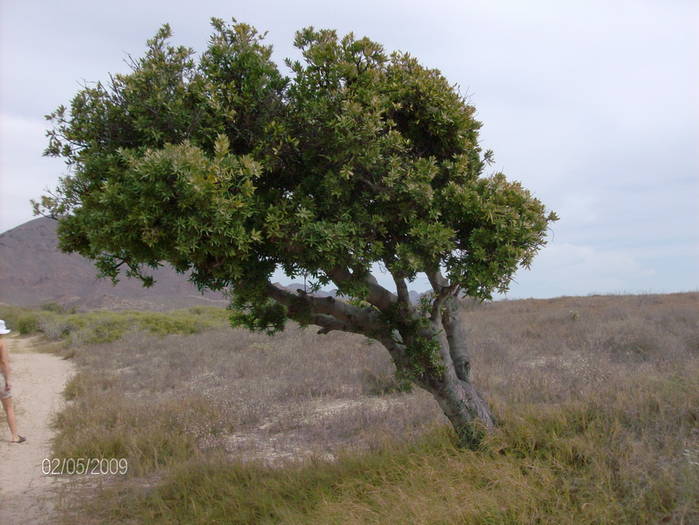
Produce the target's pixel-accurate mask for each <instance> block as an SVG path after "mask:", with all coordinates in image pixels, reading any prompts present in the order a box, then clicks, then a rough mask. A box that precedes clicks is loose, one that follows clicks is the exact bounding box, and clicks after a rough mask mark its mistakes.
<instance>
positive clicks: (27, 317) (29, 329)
mask: <svg viewBox="0 0 699 525" xmlns="http://www.w3.org/2000/svg"><path fill="white" fill-rule="evenodd" d="M16 327H17V331H18V332H19V333H20V334H21V335H27V334H33V333H34V332H36V331H37V330H38V329H39V319H37V317H36V315H34V314H24V315H22V316H21V317H20V318H19V319H17V323H16Z"/></svg>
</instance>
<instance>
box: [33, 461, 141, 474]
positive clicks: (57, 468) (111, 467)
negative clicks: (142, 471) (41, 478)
mask: <svg viewBox="0 0 699 525" xmlns="http://www.w3.org/2000/svg"><path fill="white" fill-rule="evenodd" d="M128 470H129V462H128V460H127V459H126V458H44V460H43V461H42V462H41V472H42V474H44V475H45V476H62V475H66V474H67V475H72V474H79V475H82V474H90V475H93V474H101V475H116V474H126V472H128Z"/></svg>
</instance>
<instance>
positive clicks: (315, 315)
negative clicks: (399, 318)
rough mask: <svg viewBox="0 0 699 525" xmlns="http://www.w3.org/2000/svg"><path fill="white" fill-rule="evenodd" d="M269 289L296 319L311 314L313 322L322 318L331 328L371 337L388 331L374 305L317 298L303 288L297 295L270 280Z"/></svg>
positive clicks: (320, 322) (275, 298)
mask: <svg viewBox="0 0 699 525" xmlns="http://www.w3.org/2000/svg"><path fill="white" fill-rule="evenodd" d="M265 291H266V294H267V296H268V297H270V298H272V299H274V300H275V301H277V302H278V303H280V304H283V305H284V306H286V307H287V309H288V311H289V317H291V318H292V319H294V318H296V319H297V320H304V319H305V318H308V316H309V314H310V320H311V321H313V322H315V321H318V325H319V326H321V327H322V328H328V331H330V330H344V331H348V332H356V333H360V334H364V335H367V336H369V337H373V335H372V334H379V333H383V332H385V331H386V325H385V324H384V322H383V321H382V319H381V318H380V314H379V312H377V311H376V310H374V309H373V308H360V307H358V306H354V305H351V304H349V303H346V302H344V301H339V300H337V299H335V298H334V297H314V296H312V295H308V294H307V293H305V292H304V291H303V290H299V291H298V293H297V294H294V293H291V292H289V291H287V290H284V289H283V288H279V287H277V286H274V285H273V284H271V283H269V282H268V283H267V286H266V289H265ZM306 320H307V319H306Z"/></svg>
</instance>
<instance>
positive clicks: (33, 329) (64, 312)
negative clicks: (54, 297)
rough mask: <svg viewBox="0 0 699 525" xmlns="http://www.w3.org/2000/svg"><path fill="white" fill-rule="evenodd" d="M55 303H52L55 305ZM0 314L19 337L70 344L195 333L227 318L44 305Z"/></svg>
mask: <svg viewBox="0 0 699 525" xmlns="http://www.w3.org/2000/svg"><path fill="white" fill-rule="evenodd" d="M54 304H55V303H54ZM0 315H2V316H4V317H3V318H4V319H6V320H12V321H11V322H9V321H8V325H9V326H10V327H11V328H13V327H16V329H17V330H18V331H19V333H20V334H23V335H24V334H31V333H37V332H38V333H41V334H43V335H44V336H46V337H47V338H49V339H54V340H65V341H67V342H71V343H78V344H85V343H88V344H89V343H108V342H111V341H116V340H118V339H120V338H121V337H122V336H123V335H124V334H125V333H126V332H127V331H129V330H144V331H146V332H149V333H152V334H155V335H161V336H163V335H168V334H194V333H199V332H202V331H204V330H207V329H211V328H215V327H218V326H222V325H224V324H225V322H226V321H227V318H228V315H227V314H226V311H225V310H223V309H221V308H215V307H211V306H201V307H195V308H190V309H185V310H175V311H172V312H168V313H160V312H135V311H124V312H109V311H103V310H102V311H92V312H82V313H76V312H75V311H74V309H72V308H71V309H66V308H65V307H62V306H60V305H51V306H49V307H48V308H47V307H46V306H45V305H43V306H42V307H41V308H40V309H38V310H32V309H28V308H18V307H12V306H5V307H2V308H0Z"/></svg>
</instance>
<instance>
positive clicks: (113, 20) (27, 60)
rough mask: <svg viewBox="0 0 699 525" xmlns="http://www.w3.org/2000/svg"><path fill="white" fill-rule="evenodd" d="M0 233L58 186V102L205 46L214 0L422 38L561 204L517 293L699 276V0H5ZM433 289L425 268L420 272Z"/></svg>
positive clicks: (268, 17) (291, 18)
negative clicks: (53, 140) (178, 48)
mask: <svg viewBox="0 0 699 525" xmlns="http://www.w3.org/2000/svg"><path fill="white" fill-rule="evenodd" d="M0 6H1V7H0V232H3V231H6V230H8V229H10V228H13V227H15V226H17V225H19V224H21V223H23V222H26V221H27V220H30V219H31V218H32V213H31V208H30V205H29V199H31V198H37V197H38V196H40V195H41V193H42V191H43V190H44V189H45V188H50V187H52V186H55V183H56V181H57V179H58V177H59V176H61V175H63V174H64V166H63V163H62V161H60V160H58V159H48V158H43V157H42V156H41V153H42V151H43V148H44V147H45V145H46V139H45V137H44V131H45V129H46V122H45V121H44V119H43V116H44V115H45V114H47V113H49V112H51V111H52V110H53V109H55V108H56V107H57V106H58V105H59V104H62V103H67V102H68V101H69V100H70V99H71V98H72V96H73V95H74V94H75V93H76V91H77V90H78V89H79V88H80V83H81V82H82V81H85V80H87V81H96V80H104V79H106V78H107V73H108V72H112V73H114V72H126V71H127V70H128V68H127V66H126V64H125V63H124V58H125V57H126V55H127V54H131V55H134V56H140V55H141V54H142V53H143V51H144V49H145V41H146V39H148V38H149V37H151V36H152V35H153V34H154V33H155V32H156V30H157V29H158V27H159V26H160V25H161V24H163V23H165V22H168V23H170V24H171V26H172V29H173V31H174V35H175V38H174V42H175V43H177V44H185V45H188V46H191V47H193V48H194V49H195V50H198V51H201V50H203V49H204V47H205V45H206V41H207V39H208V36H209V34H210V26H209V18H210V17H212V16H216V17H220V18H224V19H230V18H231V17H235V18H237V19H238V20H239V21H242V22H247V23H250V24H252V25H254V26H255V27H257V28H258V29H259V30H261V31H269V34H268V37H267V41H268V42H269V43H271V44H273V45H274V50H275V53H274V55H275V58H276V60H277V62H278V63H280V64H281V62H282V60H283V58H284V57H286V56H295V54H294V50H293V48H292V45H291V43H292V41H293V36H294V32H295V31H296V30H298V29H300V28H302V27H305V26H308V25H313V26H315V27H317V28H332V29H337V30H338V31H339V32H340V33H343V34H344V33H346V32H349V31H353V32H354V33H355V35H357V36H368V37H370V38H372V39H373V40H376V41H379V42H381V43H382V44H383V45H384V46H385V48H386V50H388V51H391V50H394V49H397V50H402V51H408V52H410V53H411V54H413V55H414V56H416V57H418V58H419V59H420V60H421V62H422V63H423V64H425V65H427V66H430V67H435V68H438V69H440V70H441V71H442V72H443V73H444V75H445V76H446V77H447V78H448V79H449V80H450V81H451V82H454V83H457V84H458V85H459V86H460V89H461V90H462V93H464V94H465V95H468V96H469V97H470V100H471V103H473V104H474V105H475V106H476V108H477V110H478V117H479V119H480V120H481V121H482V122H483V123H484V126H483V128H482V133H481V142H482V144H483V145H484V147H485V148H491V149H493V150H494V151H495V161H496V162H495V165H494V166H493V170H502V171H504V172H505V174H506V175H507V176H508V177H509V178H511V179H515V180H519V181H521V182H522V183H523V184H524V185H525V187H527V188H529V189H530V190H531V191H532V192H533V193H534V194H535V195H536V196H537V197H539V198H540V199H541V200H542V201H543V202H544V203H545V204H546V205H547V206H548V207H549V208H550V209H552V210H555V211H556V212H557V213H558V215H559V216H560V217H561V220H560V221H559V222H558V223H556V224H555V225H554V226H553V230H552V232H551V235H550V243H549V245H548V246H547V247H546V248H544V249H543V250H542V252H541V253H540V254H539V256H538V257H537V258H536V259H535V261H534V264H533V266H532V269H531V270H530V271H520V272H519V273H518V274H517V276H516V280H515V281H516V282H515V283H513V285H512V287H511V290H510V293H509V294H508V297H512V298H516V297H555V296H560V295H586V294H590V293H620V292H627V293H638V292H675V291H689V290H699V31H698V30H697V28H699V2H698V1H696V0H687V1H683V0H672V1H662V0H657V1H642V0H636V1H628V2H627V1H623V0H615V1H613V2H607V1H582V0H580V1H565V2H561V1H536V0H533V1H528V2H521V1H511V2H509V1H497V0H495V1H470V0H461V1H440V0H436V1H435V0H433V1H431V2H425V1H419V2H417V1H397V0H396V1H382V0H372V1H365V0H356V1H353V2H331V1H327V0H326V1H296V2H288V1H264V0H255V1H248V0H241V1H227V2H226V1H214V0H199V1H197V2H181V3H179V2H173V1H171V0H170V1H161V0H158V1H148V2H145V1H139V2H132V1H123V0H122V1H118V2H95V1H94V0H92V1H89V2H88V1H71V0H68V1H64V2H45V1H33V0H0ZM413 288H416V289H418V290H422V289H424V288H425V282H424V281H419V282H416V283H414V285H413Z"/></svg>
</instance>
